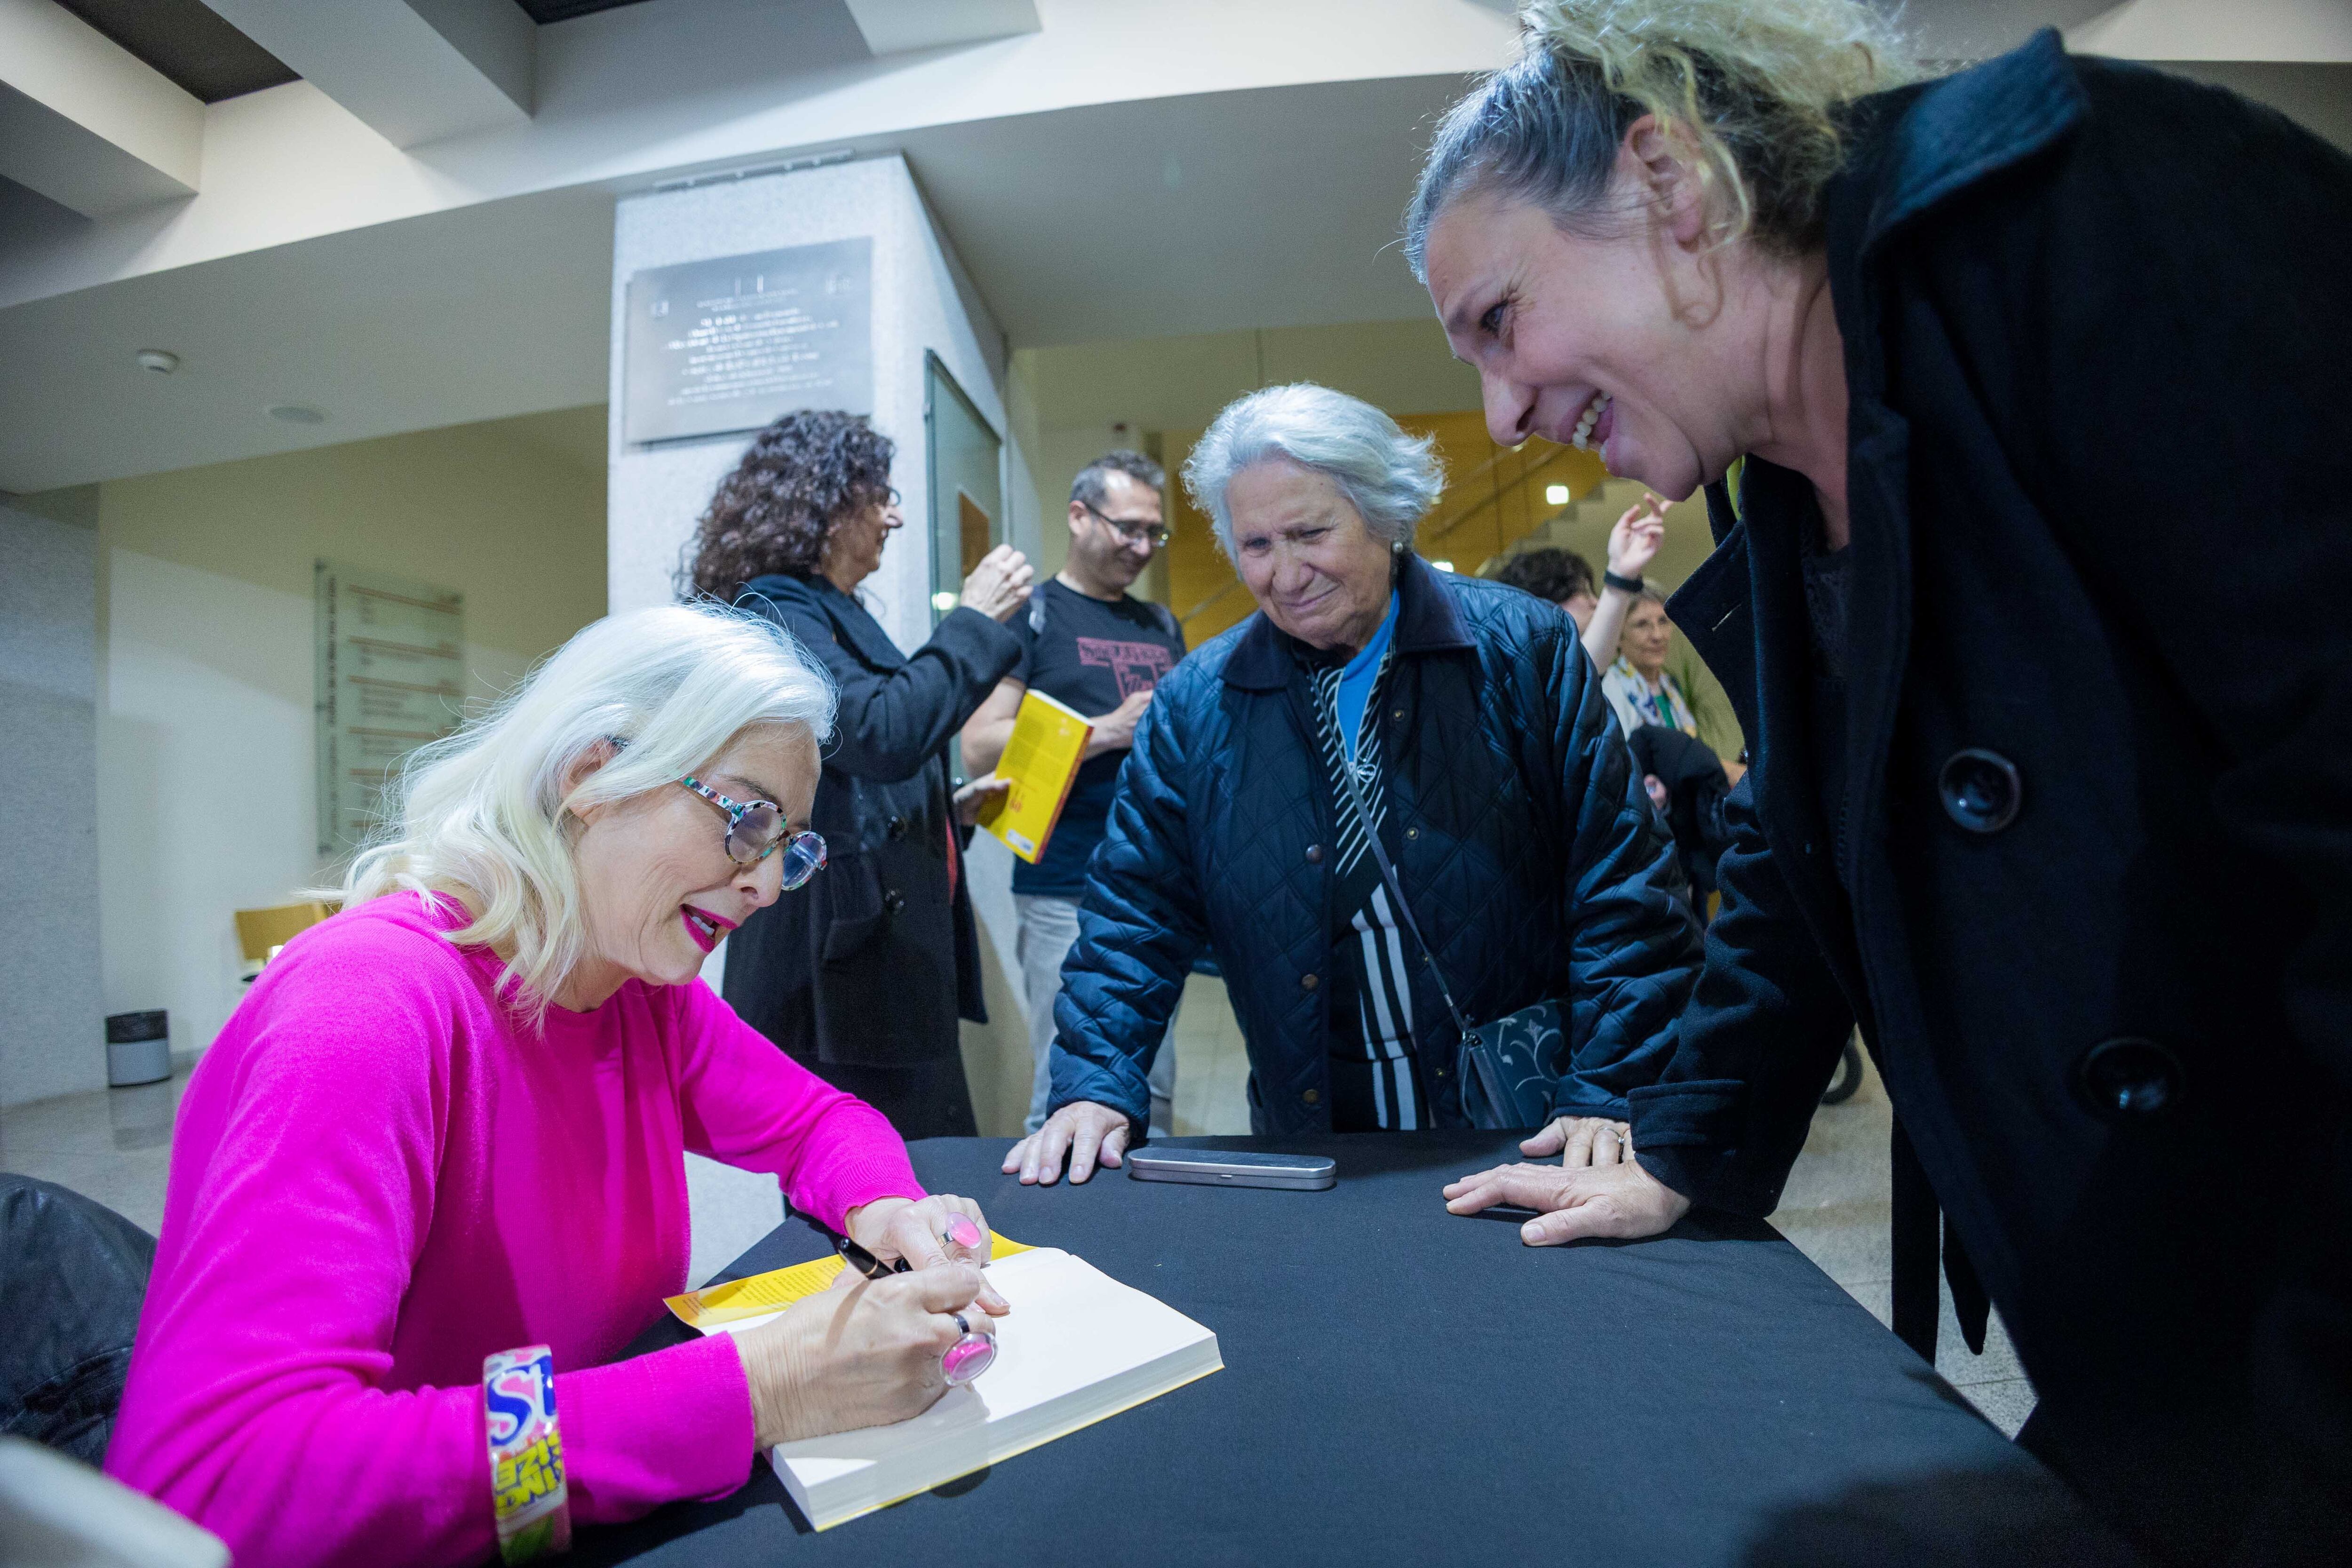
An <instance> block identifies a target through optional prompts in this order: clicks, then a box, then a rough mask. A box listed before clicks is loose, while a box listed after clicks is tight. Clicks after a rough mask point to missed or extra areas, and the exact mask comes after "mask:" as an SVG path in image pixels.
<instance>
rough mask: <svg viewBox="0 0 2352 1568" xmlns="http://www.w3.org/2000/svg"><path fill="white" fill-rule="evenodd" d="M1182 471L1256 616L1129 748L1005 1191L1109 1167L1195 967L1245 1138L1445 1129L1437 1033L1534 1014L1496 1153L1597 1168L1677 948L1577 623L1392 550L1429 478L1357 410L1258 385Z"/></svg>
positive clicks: (1457, 1081)
mask: <svg viewBox="0 0 2352 1568" xmlns="http://www.w3.org/2000/svg"><path fill="white" fill-rule="evenodd" d="M1184 477H1185V481H1186V483H1187V484H1189V485H1190V486H1191V487H1192V493H1193V495H1194V496H1195V497H1196V498H1197V499H1198V500H1199V501H1200V503H1201V506H1202V510H1205V511H1207V512H1208V513H1209V514H1210V516H1211V517H1212V518H1213V520H1214V521H1215V524H1216V532H1217V539H1218V542H1219V543H1220V544H1222V545H1223V547H1224V550H1225V552H1226V553H1227V554H1228V555H1229V556H1230V557H1231V558H1232V559H1233V562H1234V566H1235V568H1236V569H1237V570H1238V571H1239V572H1240V574H1241V577H1242V581H1243V582H1244V584H1247V585H1248V588H1249V591H1250V594H1251V595H1252V596H1253V597H1254V598H1255V599H1256V600H1257V604H1258V613H1257V614H1256V615H1255V616H1252V617H1250V619H1249V620H1247V621H1245V622H1244V623H1243V624H1242V625H1241V626H1238V627H1236V628H1234V630H1233V631H1231V632H1228V633H1226V634H1225V635H1224V636H1223V637H1219V638H1217V639H1216V640H1215V641H1214V642H1212V643H1210V644H1209V645H1208V646H1207V647H1204V648H1202V650H1201V651H1200V652H1198V653H1196V654H1194V655H1193V656H1192V658H1188V659H1186V660H1185V661H1184V662H1183V663H1182V664H1181V665H1179V666H1178V667H1177V668H1176V669H1175V670H1173V671H1172V672H1171V673H1170V674H1169V675H1168V676H1166V677H1165V678H1164V679H1162V680H1161V682H1160V687H1159V689H1158V690H1157V691H1156V693H1155V694H1154V696H1153V698H1152V701H1151V706H1150V709H1149V710H1146V712H1145V715H1144V719H1143V721H1142V722H1141V723H1140V724H1139V725H1138V727H1137V729H1136V735H1135V746H1134V750H1133V751H1132V752H1129V756H1128V760H1127V763H1126V764H1125V766H1124V768H1123V769H1122V770H1121V772H1120V774H1119V784H1118V796H1117V798H1116V800H1115V801H1114V803H1113V805H1112V807H1111V816H1110V827H1109V834H1108V837H1107V838H1106V839H1105V841H1104V843H1103V845H1102V847H1100V848H1099V849H1097V851H1096V852H1095V857H1094V859H1093V861H1092V863H1091V865H1090V868H1089V870H1088V874H1087V896H1086V900H1085V902H1084V904H1083V905H1082V906H1081V908H1080V912H1079V917H1078V940H1077V942H1076V945H1075V946H1074V947H1072V948H1071V950H1070V955H1069V957H1068V959H1067V960H1066V961H1065V963H1064V964H1063V969H1062V994H1061V997H1060V1000H1059V1001H1058V1002H1057V1003H1056V1005H1055V1014H1054V1016H1055V1024H1056V1026H1058V1030H1059V1034H1058V1038H1057V1041H1056V1043H1055V1047H1054V1056H1053V1076H1054V1089H1053V1100H1054V1105H1055V1110H1054V1111H1053V1114H1052V1115H1051V1116H1049V1117H1048V1118H1047V1119H1046V1122H1045V1127H1044V1128H1043V1129H1041V1130H1040V1131H1037V1132H1036V1133H1035V1134H1034V1135H1033V1136H1031V1137H1030V1138H1028V1139H1027V1140H1025V1141H1024V1142H1023V1143H1021V1144H1019V1145H1017V1146H1016V1147H1015V1148H1014V1150H1013V1153H1012V1155H1011V1156H1010V1157H1009V1158H1008V1159H1007V1161H1006V1163H1005V1169H1006V1170H1007V1171H1018V1172H1019V1173H1020V1175H1021V1179H1022V1180H1023V1181H1024V1182H1041V1181H1042V1182H1047V1183H1051V1182H1052V1181H1054V1180H1055V1178H1056V1177H1057V1176H1058V1174H1059V1173H1060V1172H1061V1169H1062V1163H1063V1161H1064V1159H1065V1158H1067V1159H1068V1161H1069V1171H1070V1178H1071V1180H1073V1181H1084V1180H1086V1179H1087V1176H1088V1175H1089V1174H1090V1173H1092V1172H1093V1170H1094V1167H1095V1165H1096V1163H1097V1161H1098V1160H1099V1161H1100V1163H1104V1164H1108V1165H1116V1164H1118V1163H1119V1157H1120V1152H1121V1151H1122V1150H1123V1149H1124V1148H1125V1146H1126V1144H1127V1142H1128V1140H1129V1137H1130V1136H1133V1135H1135V1134H1137V1133H1139V1131H1141V1129H1142V1127H1143V1125H1144V1118H1145V1115H1146V1114H1147V1111H1148V1109H1149V1103H1150V1102H1149V1098H1148V1095H1149V1090H1148V1086H1147V1074H1148V1073H1149V1071H1150V1066H1151V1057H1152V1054H1153V1053H1154V1051H1156V1050H1157V1049H1158V1048H1159V1047H1160V1036H1161V1034H1162V1032H1163V1031H1164V1030H1165V1028H1166V1026H1167V1022H1168V1016H1169V1014H1170V1012H1171V1010H1172V1009H1173V1007H1174V1006H1175V1003H1176V997H1177V994H1178V992H1179V991H1180V989H1181V987H1182V985H1183V983H1184V976H1185V973H1186V972H1187V971H1188V970H1189V969H1190V968H1191V966H1192V960H1193V958H1194V956H1195V955H1197V954H1198V953H1199V952H1200V951H1201V950H1202V947H1203V946H1210V947H1213V948H1214V950H1215V952H1216V955H1217V960H1218V963H1219V965H1220V966H1221V967H1222V969H1223V973H1224V978H1225V985H1226V988H1227V990H1228V991H1229V992H1230V993H1231V994H1232V996H1233V1001H1234V1011H1235V1013H1236V1014H1238V1015H1239V1016H1240V1018H1241V1022H1242V1032H1243V1035H1244V1037H1245V1038H1246V1039H1247V1040H1248V1042H1249V1056H1250V1110H1251V1115H1250V1120H1251V1123H1252V1125H1253V1127H1254V1128H1255V1130H1256V1131H1259V1132H1262V1133H1295V1132H1305V1131H1341V1132H1353V1131H1374V1130H1383V1129H1385V1130H1394V1131H1413V1130H1417V1129H1423V1128H1432V1127H1447V1126H1453V1127H1459V1126H1465V1125H1467V1124H1468V1123H1467V1121H1466V1120H1465V1110H1464V1109H1463V1106H1464V1100H1463V1094H1462V1082H1461V1068H1460V1066H1459V1058H1458V1047H1459V1042H1460V1040H1461V1023H1462V1022H1463V1021H1465V1020H1467V1021H1483V1020H1488V1019H1494V1018H1499V1017H1502V1016H1505V1015H1507V1014H1510V1013H1513V1012H1516V1011H1517V1010H1518V1009H1521V1008H1523V1007H1527V1006H1528V1005H1531V1004H1535V1003H1538V1002H1546V1001H1557V1002H1559V1004H1560V1005H1561V1008H1562V1011H1563V1013H1564V1015H1565V1016H1566V1022H1567V1027H1566V1029H1565V1031H1564V1035H1565V1038H1564V1039H1560V1040H1559V1041H1558V1042H1557V1052H1556V1059H1554V1060H1552V1061H1550V1062H1549V1064H1548V1065H1549V1067H1551V1068H1556V1070H1557V1075H1558V1076H1557V1082H1556V1083H1554V1084H1553V1085H1551V1087H1550V1089H1549V1095H1548V1098H1547V1102H1546V1103H1545V1104H1543V1105H1542V1106H1540V1107H1533V1108H1531V1110H1532V1114H1528V1113H1527V1112H1525V1111H1522V1112H1521V1114H1523V1115H1525V1116H1526V1121H1525V1122H1524V1123H1523V1124H1525V1125H1534V1124H1536V1123H1540V1122H1545V1121H1549V1125H1548V1126H1546V1127H1545V1129H1544V1131H1542V1132H1541V1133H1540V1134H1539V1135H1538V1137H1536V1138H1533V1139H1530V1140H1528V1142H1526V1143H1525V1144H1524V1145H1523V1146H1522V1147H1523V1148H1524V1150H1525V1151H1526V1152H1528V1153H1531V1154H1564V1155H1565V1157H1566V1158H1567V1159H1568V1161H1569V1162H1570V1163H1573V1164H1590V1163H1596V1162H1599V1163H1616V1162H1618V1161H1620V1160H1621V1159H1622V1158H1624V1157H1625V1152H1626V1146H1625V1142H1624V1140H1623V1138H1622V1130H1623V1121H1622V1118H1623V1116H1624V1106H1625V1099H1624V1097H1625V1094H1626V1092H1627V1091H1628V1090H1629V1089H1633V1088H1634V1087H1635V1086H1637V1085H1642V1084H1646V1083H1648V1082H1650V1081H1651V1079H1653V1078H1654V1076H1655V1073H1656V1070H1657V1067H1658V1064H1659V1063H1661V1062H1663V1061H1664V1059H1665V1058H1666V1056H1667V1055H1668V1054H1669V1052H1670V1050H1671V1047H1672V1038H1673V1025H1674V1019H1675V1014H1676V1013H1677V1012H1678V1011H1679V1010H1680V1009H1681V1006H1682V1004H1683V1000H1684V998H1685V996H1687V995H1688V994H1689V991H1690V983H1691V977H1692V975H1693V974H1694V973H1696V970H1697V966H1698V942H1697V936H1696V928H1695V927H1694V926H1693V924H1692V922H1691V919H1690V915H1689V913H1688V911H1687V910H1685V907H1684V905H1683V902H1682V900H1681V899H1680V898H1678V897H1677V896H1676V893H1675V889H1678V888H1679V887H1680V884H1681V878H1680V875H1679V873H1678V872H1677V871H1676V870H1675V862H1674V857H1673V851H1672V849H1671V847H1670V846H1669V844H1668V842H1667V841H1666V840H1665V838H1664V837H1663V836H1662V835H1661V834H1660V833H1659V832H1658V831H1657V828H1656V826H1655V824H1654V821H1653V820H1652V817H1651V813H1650V809H1649V806H1648V805H1647V803H1646V802H1645V801H1644V800H1643V797H1642V794H1641V790H1640V787H1639V785H1638V784H1634V783H1633V781H1632V779H1631V778H1630V775H1629V772H1628V763H1627V759H1626V754H1625V746H1624V742H1623V741H1622V739H1621V738H1620V737H1619V734H1618V731H1617V724H1616V721H1615V720H1614V719H1613V718H1612V717H1611V715H1610V711H1609V707H1608V704H1607V703H1605V702H1604V701H1602V700H1601V685H1600V678H1599V677H1598V676H1597V675H1596V674H1595V673H1594V672H1593V668H1592V665H1591V660H1589V659H1587V658H1585V657H1584V651H1583V649H1582V648H1581V647H1580V646H1579V645H1578V642H1577V636H1576V626H1575V623H1574V622H1572V621H1570V620H1569V619H1568V618H1567V617H1566V616H1562V615H1560V614H1559V612H1558V611H1557V610H1554V609H1553V608H1552V607H1551V606H1550V605H1546V604H1543V603H1541V602H1540V601H1538V600H1536V599H1533V598H1530V597H1529V596H1528V595H1525V594H1522V593H1520V592H1519V591H1517V589H1514V588H1507V587H1505V586H1503V585H1502V584H1498V583H1486V582H1481V581H1479V580H1477V579H1475V578H1470V577H1457V576H1454V574H1451V573H1445V572H1439V571H1436V570H1434V569H1433V568H1432V567H1431V566H1430V565H1429V564H1428V563H1425V562H1423V560H1421V559H1420V557H1418V556H1417V555H1415V554H1414V553H1413V552H1412V534H1413V530H1414V528H1415V527H1416V526H1417V525H1418V524H1419V522H1420V521H1421V520H1422V518H1423V516H1424V515H1425V514H1426V513H1427V512H1428V510H1429V509H1430V508H1431V507H1432V506H1433V504H1435V502H1436V500H1437V496H1438V492H1439V488H1440V482H1441V475H1440V474H1439V471H1438V467H1437V464H1436V463H1435V461H1434V460H1433V459H1432V458H1431V456H1430V454H1429V443H1428V442H1427V441H1425V440H1416V439H1414V438H1412V437H1409V436H1407V435H1406V434H1405V433H1404V432H1403V431H1402V430H1400V429H1399V428H1398V427H1397V425H1396V422H1395V421H1394V420H1392V419H1391V418H1390V417H1389V416H1387V415H1385V414H1383V413H1381V411H1380V410H1379V409H1377V408H1374V407H1372V406H1371V405H1370V404H1367V403H1364V402H1362V401H1360V400H1359V399H1357V398H1353V397H1349V396H1347V395H1344V394H1341V393H1337V392H1332V391H1329V390H1327V389H1326V388H1323V387H1319V386H1305V385H1301V386H1278V387H1272V388H1268V389H1267V390H1265V391H1264V392H1259V393H1254V394H1252V395H1250V396H1248V397H1245V398H1243V399H1242V400H1241V401H1240V402H1238V403H1236V404H1234V405H1233V406H1231V407H1229V408H1227V409H1226V410H1225V411H1224V412H1223V414H1220V415H1219V416H1217V420H1216V423H1215V424H1214V425H1213V426H1210V427H1209V430H1208V431H1207V433H1206V434H1205V435H1203V436H1202V438H1201V441H1200V444H1199V445H1198V446H1196V447H1194V448H1193V451H1192V458H1191V460H1190V461H1189V462H1188V463H1187V464H1186V466H1185V470H1184ZM1350 775H1352V779H1353V783H1354V787H1353V788H1350V787H1349V779H1350ZM1359 797H1360V801H1361V805H1360V807H1359V805H1358V800H1359ZM1372 835H1377V836H1378V838H1377V843H1378V846H1379V847H1378V848H1377V849H1376V848H1375V847H1374V843H1375V840H1374V838H1373V837H1372ZM1383 853H1384V854H1385V856H1386V858H1387V859H1388V861H1389V862H1390V863H1391V865H1392V866H1393V868H1394V870H1395V874H1396V878H1397V886H1398V888H1399V889H1400V890H1401V891H1402V894H1403V896H1404V899H1405V900H1406V901H1407V906H1409V907H1400V905H1399V904H1398V902H1397V901H1396V900H1395V899H1394V898H1393V897H1392V896H1391V893H1390V891H1389V889H1388V887H1387V885H1386V881H1387V879H1386V877H1385V875H1384V873H1383V871H1382V869H1381V856H1382V854H1383ZM1424 937H1425V938H1426V939H1427V940H1428V943H1429V945H1428V947H1427V948H1426V949H1424V948H1423V946H1422V939H1423V938H1424ZM1449 995H1450V998H1451V1003H1450V1004H1449V1000H1448V998H1449ZM1457 1009H1458V1013H1457ZM1529 1223H1530V1225H1531V1226H1533V1227H1534V1229H1533V1230H1532V1231H1531V1233H1530V1236H1529V1239H1531V1240H1532V1239H1539V1238H1540V1237H1541V1236H1542V1225H1543V1223H1544V1222H1542V1221H1531V1222H1529Z"/></svg>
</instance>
